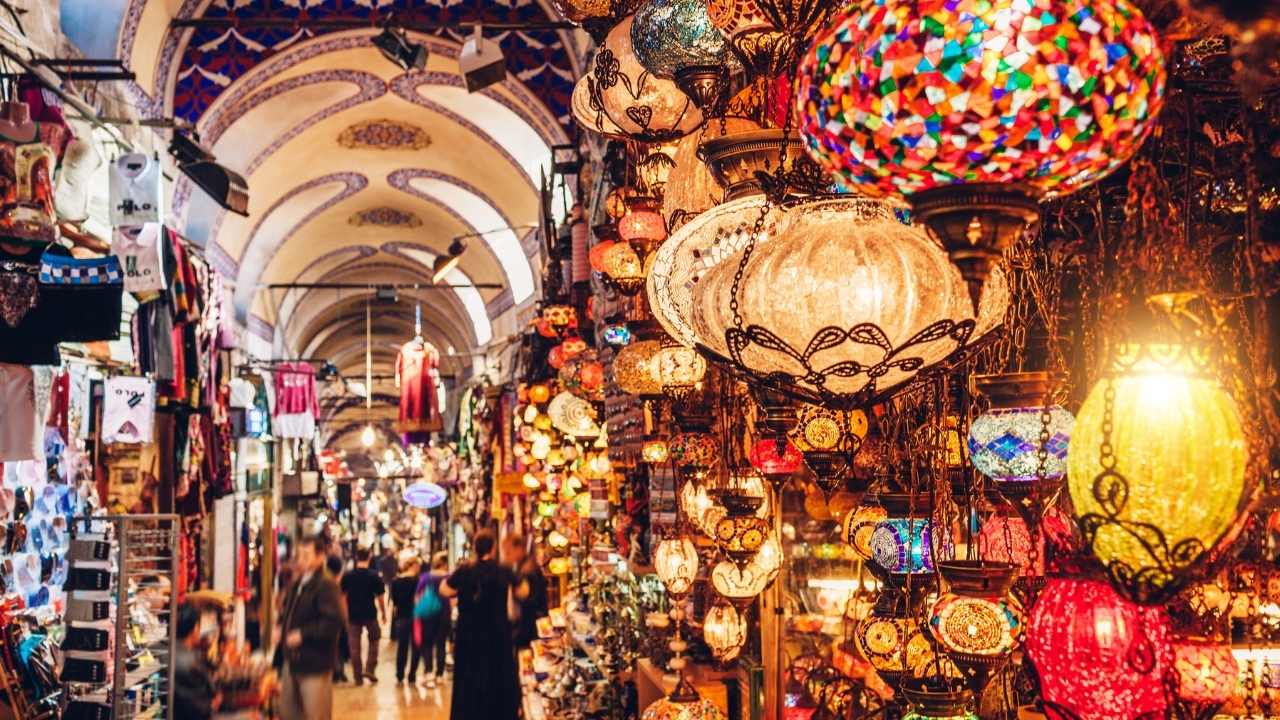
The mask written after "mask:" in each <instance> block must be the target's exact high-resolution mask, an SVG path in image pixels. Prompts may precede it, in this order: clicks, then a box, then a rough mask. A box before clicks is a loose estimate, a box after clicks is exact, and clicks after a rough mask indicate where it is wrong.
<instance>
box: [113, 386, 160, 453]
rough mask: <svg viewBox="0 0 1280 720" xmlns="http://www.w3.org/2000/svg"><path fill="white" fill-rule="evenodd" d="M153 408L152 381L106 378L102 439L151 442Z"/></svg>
mask: <svg viewBox="0 0 1280 720" xmlns="http://www.w3.org/2000/svg"><path fill="white" fill-rule="evenodd" d="M155 408H156V388H155V383H153V382H152V381H151V380H149V379H147V378H144V377H128V376H116V377H109V378H107V382H106V388H105V390H104V392H103V398H102V441H103V442H106V443H113V442H118V443H146V442H151V425H152V422H153V421H154V416H155Z"/></svg>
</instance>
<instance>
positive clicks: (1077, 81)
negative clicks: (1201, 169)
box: [797, 0, 1165, 307]
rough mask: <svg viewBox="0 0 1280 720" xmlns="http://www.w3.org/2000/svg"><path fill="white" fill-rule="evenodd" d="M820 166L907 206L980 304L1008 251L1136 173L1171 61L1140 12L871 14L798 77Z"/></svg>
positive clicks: (1053, 5)
mask: <svg viewBox="0 0 1280 720" xmlns="http://www.w3.org/2000/svg"><path fill="white" fill-rule="evenodd" d="M799 75H800V77H799V85H798V97H797V104H798V105H799V110H800V115H801V126H800V129H801V132H802V134H803V135H804V139H805V142H806V143H807V145H808V147H809V150H810V153H811V154H812V156H813V158H814V159H815V160H817V161H818V163H819V164H821V165H822V167H823V168H825V169H826V170H827V172H829V173H830V174H831V176H832V177H833V178H835V179H836V181H837V183H838V185H839V186H840V188H841V189H842V190H844V191H848V192H858V193H861V194H863V195H867V196H870V197H884V198H895V199H899V200H901V199H906V200H909V201H910V202H911V206H912V210H913V215H914V217H915V218H916V220H917V221H918V222H920V223H922V224H923V225H925V226H926V227H928V228H929V231H930V234H931V235H932V236H933V237H934V238H935V239H936V240H937V241H938V242H940V243H941V244H942V245H943V247H945V248H946V249H947V251H948V253H949V254H950V255H951V258H952V259H953V260H954V261H955V263H956V265H957V266H958V267H959V269H960V272H961V274H962V275H963V276H964V279H965V281H967V282H968V284H969V289H970V292H971V294H972V298H973V304H974V306H975V307H977V306H978V303H979V297H980V296H981V292H982V286H983V285H984V283H985V281H986V278H987V275H988V274H989V273H990V272H991V269H992V267H993V266H994V265H995V264H996V262H997V260H998V259H999V256H1000V254H1001V252H1003V250H1004V249H1005V248H1006V247H1008V245H1009V244H1010V243H1011V242H1012V241H1013V240H1014V239H1015V238H1017V237H1018V236H1019V235H1020V234H1021V233H1022V232H1023V231H1024V230H1025V229H1026V227H1027V226H1028V225H1030V224H1032V223H1034V222H1036V221H1037V219H1038V217H1039V207H1038V201H1039V199H1040V198H1041V197H1045V196H1054V195H1065V194H1067V193H1070V192H1073V191H1075V190H1078V189H1080V188H1081V187H1084V186H1086V185H1089V184H1090V183H1093V182H1095V181H1097V180H1098V179H1100V178H1102V177H1105V176H1106V175H1107V174H1109V173H1110V172H1112V171H1113V170H1115V169H1116V168H1117V167H1118V166H1120V165H1121V164H1122V163H1124V162H1125V161H1126V160H1128V159H1129V158H1130V157H1131V156H1132V155H1133V154H1134V153H1135V152H1136V151H1137V149H1138V147H1139V146H1140V145H1141V144H1142V141H1143V140H1144V139H1145V138H1146V136H1147V134H1148V133H1149V132H1150V131H1151V129H1152V128H1153V127H1154V126H1155V123H1154V122H1153V120H1154V119H1155V117H1156V114H1157V113H1158V112H1159V110H1160V106H1161V103H1162V100H1163V94H1164V85H1165V71H1164V58H1163V56H1162V54H1161V51H1160V43H1159V40H1158V39H1157V37H1156V35H1155V31H1154V30H1153V29H1152V28H1151V26H1150V24H1148V23H1147V21H1146V19H1145V18H1144V17H1143V16H1142V13H1141V12H1139V11H1138V10H1137V9H1136V8H1135V7H1134V6H1133V5H1132V4H1130V3H1129V2H1128V1H1127V0H956V1H954V2H947V3H936V2H929V3H920V2H915V1H914V0H869V1H868V2H866V3H860V4H858V3H855V4H852V5H849V6H846V8H845V9H844V10H843V11H842V12H841V14H840V15H838V16H837V17H836V18H835V19H834V21H833V22H832V24H830V25H829V26H827V28H826V29H825V30H823V31H822V32H821V33H820V34H819V35H818V37H817V38H816V39H815V40H814V42H813V44H812V45H811V46H810V47H809V50H808V52H807V53H806V54H805V56H804V59H803V61H802V62H801V64H800V69H799Z"/></svg>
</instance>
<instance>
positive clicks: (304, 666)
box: [276, 538, 343, 720]
mask: <svg viewBox="0 0 1280 720" xmlns="http://www.w3.org/2000/svg"><path fill="white" fill-rule="evenodd" d="M324 565H325V548H324V544H323V542H321V541H320V540H319V539H317V538H305V539H303V540H302V541H301V542H299V543H298V547H297V550H296V554H295V557H294V573H295V575H296V576H297V578H298V579H297V580H296V581H295V582H294V583H293V584H292V585H290V586H289V588H288V589H287V590H285V597H284V612H283V613H282V614H281V618H282V620H281V625H280V638H281V641H280V643H279V644H278V645H277V646H276V666H277V667H279V668H280V707H279V711H280V713H279V714H280V717H281V718H283V720H330V718H331V716H332V714H333V665H334V662H335V659H336V657H337V652H338V635H339V634H340V633H341V632H342V629H343V617H342V595H341V593H340V592H339V591H338V584H337V583H336V582H334V581H333V578H331V577H329V575H328V574H327V573H325V570H324Z"/></svg>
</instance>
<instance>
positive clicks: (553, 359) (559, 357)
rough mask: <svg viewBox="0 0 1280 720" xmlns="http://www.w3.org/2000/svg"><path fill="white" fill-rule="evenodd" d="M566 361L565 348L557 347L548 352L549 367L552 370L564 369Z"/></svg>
mask: <svg viewBox="0 0 1280 720" xmlns="http://www.w3.org/2000/svg"><path fill="white" fill-rule="evenodd" d="M564 361H565V357H564V348H563V347H562V346H560V345H557V346H555V347H553V348H551V349H550V350H548V351H547V365H549V366H551V369H553V370H559V369H560V368H562V367H564Z"/></svg>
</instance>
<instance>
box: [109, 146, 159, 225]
mask: <svg viewBox="0 0 1280 720" xmlns="http://www.w3.org/2000/svg"><path fill="white" fill-rule="evenodd" d="M108 177H109V178H110V180H109V183H110V190H111V224H112V225H116V226H120V225H142V224H143V223H158V222H161V221H162V220H163V219H164V216H163V214H162V213H161V211H160V159H159V158H157V157H152V156H149V155H147V154H145V153H128V154H125V155H121V156H120V157H118V158H116V160H115V162H113V163H111V165H110V174H109V176H108Z"/></svg>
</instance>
